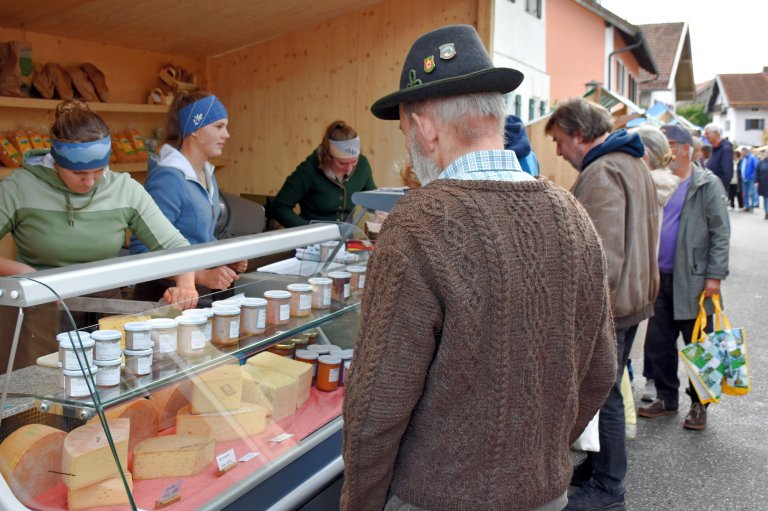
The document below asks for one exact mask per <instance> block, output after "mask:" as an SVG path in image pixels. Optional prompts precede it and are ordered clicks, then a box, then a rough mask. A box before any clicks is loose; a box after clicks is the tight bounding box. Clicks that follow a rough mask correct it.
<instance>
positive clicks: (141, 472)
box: [133, 435, 214, 479]
mask: <svg viewBox="0 0 768 511" xmlns="http://www.w3.org/2000/svg"><path fill="white" fill-rule="evenodd" d="M213 448H214V441H213V438H212V437H209V436H187V435H165V436H157V437H155V438H148V439H147V440H144V441H143V442H141V443H140V444H138V445H137V446H136V449H135V450H134V452H133V477H134V479H158V478H161V477H189V476H193V475H195V474H199V473H200V472H201V471H202V470H203V469H204V468H205V467H206V466H207V465H208V464H209V463H211V462H212V461H213V458H214V454H213Z"/></svg>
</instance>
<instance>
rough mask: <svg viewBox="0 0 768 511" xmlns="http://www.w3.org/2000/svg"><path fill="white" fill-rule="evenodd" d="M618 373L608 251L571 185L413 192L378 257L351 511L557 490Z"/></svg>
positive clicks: (371, 285)
mask: <svg viewBox="0 0 768 511" xmlns="http://www.w3.org/2000/svg"><path fill="white" fill-rule="evenodd" d="M615 377H616V345H615V338H614V333H613V322H612V319H611V313H610V306H609V303H608V289H607V283H606V269H605V262H604V258H603V253H602V250H601V245H600V241H599V238H598V236H597V234H596V233H595V230H594V227H593V226H592V223H591V222H590V220H589V218H588V217H587V214H586V212H585V211H584V209H583V208H582V207H581V206H580V205H578V203H577V202H576V200H575V199H574V198H573V196H572V195H571V194H569V193H568V192H566V191H565V190H563V189H562V188H560V187H558V186H556V185H554V184H552V183H551V182H549V181H547V180H546V179H544V178H540V179H538V180H536V181H525V182H502V181H458V180H452V179H446V180H438V181H435V182H433V183H431V184H429V185H427V186H425V187H423V188H421V189H418V190H413V191H410V192H409V193H407V194H406V195H405V197H403V198H402V199H401V200H400V201H399V203H398V204H397V206H396V207H395V209H394V210H393V211H392V213H391V214H390V216H389V218H388V219H387V220H386V221H385V223H384V225H383V227H382V231H381V233H380V235H379V241H378V243H377V245H376V249H375V251H374V253H373V256H372V259H371V261H370V262H369V267H368V279H367V285H366V289H365V295H364V299H363V304H362V311H361V318H360V328H359V331H358V337H357V339H356V342H355V361H354V364H353V368H352V371H351V381H350V383H349V384H348V385H347V386H346V387H345V388H346V398H345V403H344V421H345V425H344V449H343V454H344V461H345V466H346V469H345V483H344V489H343V493H342V509H345V510H367V509H371V510H380V509H382V507H383V505H384V503H385V500H386V497H387V491H388V489H389V490H391V491H392V492H394V494H396V495H397V496H399V497H400V498H402V499H403V500H405V501H407V502H410V503H412V504H415V505H417V506H420V507H424V508H427V509H430V510H433V511H440V510H484V511H489V510H491V511H492V510H504V511H515V510H530V509H532V508H535V507H537V506H539V505H542V504H544V503H546V502H549V501H551V500H554V499H556V498H557V497H559V496H560V495H562V494H563V493H564V492H565V490H566V489H567V487H568V482H569V480H570V477H571V468H572V465H571V457H570V451H569V448H570V445H571V443H572V441H573V440H574V439H575V438H576V437H577V436H578V435H579V434H580V433H581V432H582V431H583V429H584V427H585V426H586V424H587V423H588V422H589V420H590V419H591V418H592V416H593V415H594V414H595V412H596V411H597V410H598V408H599V407H600V405H601V404H602V402H603V400H604V399H605V396H606V395H607V393H608V390H609V389H610V387H611V385H612V384H613V382H614V380H615Z"/></svg>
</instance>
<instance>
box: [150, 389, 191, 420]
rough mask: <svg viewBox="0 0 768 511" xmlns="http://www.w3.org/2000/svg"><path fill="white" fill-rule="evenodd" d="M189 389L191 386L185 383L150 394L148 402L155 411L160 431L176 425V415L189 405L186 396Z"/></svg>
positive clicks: (188, 393)
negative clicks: (153, 406)
mask: <svg viewBox="0 0 768 511" xmlns="http://www.w3.org/2000/svg"><path fill="white" fill-rule="evenodd" d="M191 387H192V384H191V383H190V382H189V381H185V382H182V383H180V384H179V385H170V386H168V387H163V388H162V389H159V390H156V391H154V392H152V395H151V396H150V401H151V402H152V404H153V405H155V409H156V410H157V415H158V421H159V422H158V428H159V429H160V431H162V430H164V429H168V428H172V427H173V426H175V425H176V414H177V413H179V410H181V409H182V408H184V407H185V406H187V405H188V404H189V398H188V397H187V396H189V395H190V389H191Z"/></svg>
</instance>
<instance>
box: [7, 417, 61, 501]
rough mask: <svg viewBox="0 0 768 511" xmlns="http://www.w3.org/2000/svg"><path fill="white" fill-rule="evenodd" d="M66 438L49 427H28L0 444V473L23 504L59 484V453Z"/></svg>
mask: <svg viewBox="0 0 768 511" xmlns="http://www.w3.org/2000/svg"><path fill="white" fill-rule="evenodd" d="M66 436H67V434H66V433H65V432H64V431H61V430H59V429H56V428H52V427H50V426H45V425H43V424H27V425H25V426H21V427H20V428H19V429H17V430H16V431H14V432H13V433H11V434H10V435H9V436H8V438H6V439H5V440H4V441H3V443H2V444H0V474H2V475H3V477H4V478H5V481H6V482H7V483H8V486H10V488H11V491H13V493H14V495H16V498H17V499H19V500H20V501H21V502H23V503H24V504H28V503H29V502H30V501H31V500H32V499H33V498H34V497H35V496H37V495H39V494H41V493H43V492H45V491H47V490H49V489H51V488H53V487H54V486H56V485H57V484H59V483H61V475H60V474H59V472H60V471H61V451H62V448H63V446H64V438H65V437H66Z"/></svg>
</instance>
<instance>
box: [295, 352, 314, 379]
mask: <svg viewBox="0 0 768 511" xmlns="http://www.w3.org/2000/svg"><path fill="white" fill-rule="evenodd" d="M318 357H320V355H318V354H317V352H314V351H310V350H296V353H295V354H294V356H293V358H295V359H296V360H297V361H298V362H304V363H305V364H310V365H311V366H312V383H314V382H315V380H316V379H317V359H318Z"/></svg>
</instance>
